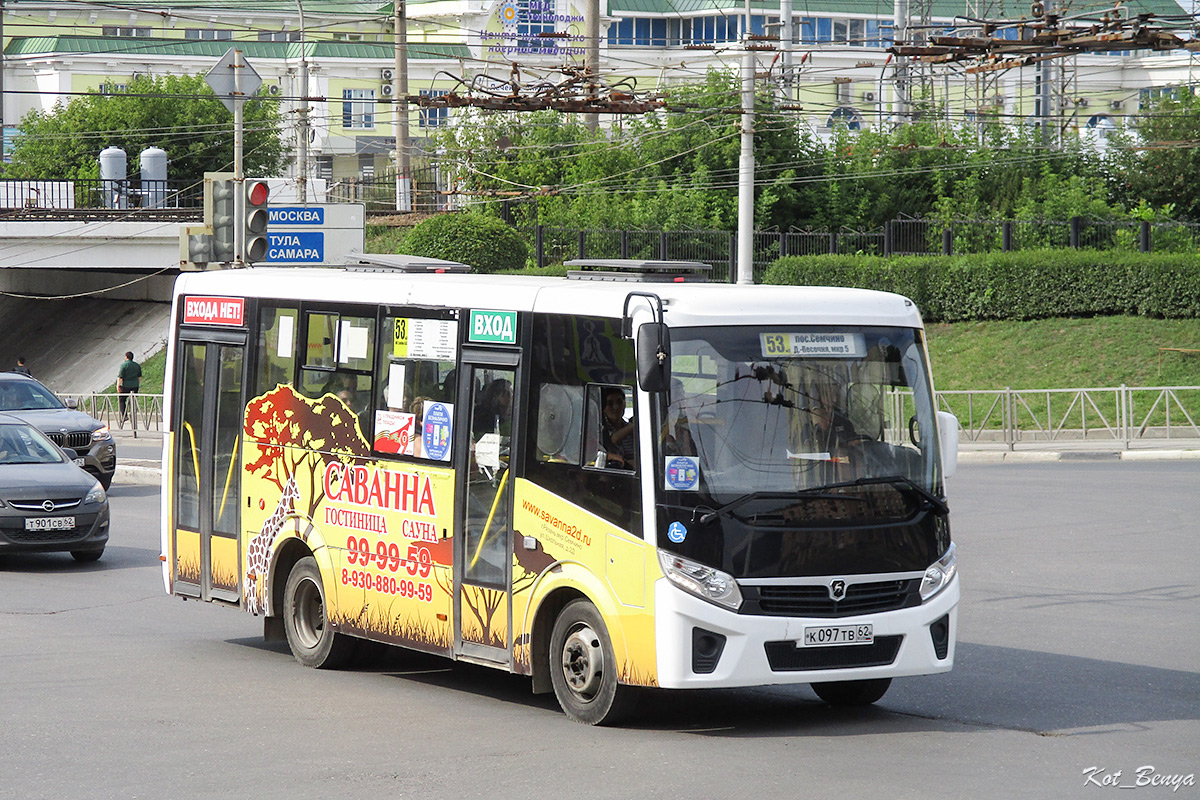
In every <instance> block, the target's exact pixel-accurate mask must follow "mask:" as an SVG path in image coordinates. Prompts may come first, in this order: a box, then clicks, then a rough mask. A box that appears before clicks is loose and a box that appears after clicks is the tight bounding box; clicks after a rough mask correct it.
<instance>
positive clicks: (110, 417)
mask: <svg viewBox="0 0 1200 800" xmlns="http://www.w3.org/2000/svg"><path fill="white" fill-rule="evenodd" d="M58 396H59V398H60V399H61V400H62V401H63V402H64V403H66V404H67V405H74V407H75V408H77V409H79V410H80V411H82V412H84V413H85V414H90V415H92V416H93V417H95V418H96V419H98V420H100V421H101V422H103V423H104V424H105V425H107V426H108V427H109V428H110V429H112V430H114V431H130V432H131V433H133V435H134V436H137V432H138V431H159V432H161V431H162V430H163V396H162V395H161V394H140V393H135V394H126V395H121V396H120V397H124V398H126V404H125V410H126V413H124V414H122V413H121V405H120V398H119V397H118V395H115V394H97V393H95V392H59V393H58Z"/></svg>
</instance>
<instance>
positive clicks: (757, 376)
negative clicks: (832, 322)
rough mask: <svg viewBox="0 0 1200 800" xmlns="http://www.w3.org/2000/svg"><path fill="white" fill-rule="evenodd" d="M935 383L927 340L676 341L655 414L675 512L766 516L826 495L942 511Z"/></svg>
mask: <svg viewBox="0 0 1200 800" xmlns="http://www.w3.org/2000/svg"><path fill="white" fill-rule="evenodd" d="M927 376H928V371H927V369H926V366H925V349H924V346H923V343H922V339H921V331H920V330H917V329H910V328H891V327H864V326H842V327H837V328H831V327H823V328H815V327H789V326H770V327H762V328H754V327H746V326H739V327H718V328H682V329H673V330H672V332H671V387H670V391H669V393H667V394H666V395H664V396H663V397H662V398H661V401H660V402H659V403H657V404H656V406H657V407H656V409H655V410H656V413H657V414H658V420H657V424H656V425H655V430H657V431H659V437H658V447H659V448H660V452H659V457H658V458H657V459H656V466H657V468H658V470H659V474H658V479H657V483H658V486H659V487H660V488H661V489H662V490H664V491H666V492H667V493H668V494H667V496H666V497H665V502H666V503H668V504H671V505H676V506H682V507H685V508H694V509H696V510H697V511H701V510H703V511H704V512H705V513H706V514H708V513H712V512H714V511H717V510H721V511H720V513H732V514H741V513H751V511H752V512H753V513H759V512H761V511H764V510H766V509H764V508H763V504H764V503H767V504H774V505H781V504H782V505H788V504H789V500H790V501H791V503H792V504H794V503H795V498H796V497H797V495H798V494H804V495H806V496H811V495H813V494H814V492H817V491H818V490H821V489H823V488H826V487H828V488H829V489H831V490H832V491H833V493H834V494H836V495H838V496H842V495H845V494H847V493H849V494H855V495H858V496H864V495H870V494H876V495H879V494H883V495H887V496H891V497H894V496H895V495H896V494H897V493H900V494H901V495H903V496H904V497H905V498H907V499H906V500H905V501H904V503H905V505H909V504H917V503H923V502H926V501H928V500H929V499H930V497H931V496H934V497H935V499H936V496H938V495H940V494H941V491H942V489H941V472H940V459H939V454H938V449H937V435H936V430H935V414H934V410H935V409H934V404H933V397H932V392H931V388H930V385H929V379H928V377H927ZM847 487H849V488H847ZM806 502H808V503H809V504H810V505H811V503H812V500H811V499H806ZM726 507H727V509H728V511H726V510H725V509H726ZM864 510H865V509H864Z"/></svg>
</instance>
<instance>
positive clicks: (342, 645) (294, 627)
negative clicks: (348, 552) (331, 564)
mask: <svg viewBox="0 0 1200 800" xmlns="http://www.w3.org/2000/svg"><path fill="white" fill-rule="evenodd" d="M327 608H328V607H327V606H326V604H325V587H324V585H323V584H322V583H321V569H320V567H318V566H317V560H316V559H315V558H313V557H312V556H308V557H306V558H302V559H300V560H299V561H297V562H296V566H295V567H293V568H292V571H291V573H290V574H289V575H288V579H287V584H286V586H285V588H284V590H283V628H284V631H285V632H286V634H287V641H288V647H290V648H291V650H292V655H294V656H295V657H296V660H297V661H299V662H300V663H301V664H303V665H304V666H306V667H314V668H316V669H337V668H338V667H342V666H345V664H346V662H348V661H349V660H350V656H351V655H353V654H354V639H353V638H352V637H349V636H345V635H343V634H340V633H336V632H335V631H334V630H333V626H332V625H330V624H329V617H328V615H327V613H326V609H327Z"/></svg>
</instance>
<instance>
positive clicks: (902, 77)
mask: <svg viewBox="0 0 1200 800" xmlns="http://www.w3.org/2000/svg"><path fill="white" fill-rule="evenodd" d="M892 31H893V32H892V42H893V44H898V43H900V42H904V43H905V44H908V0H896V5H895V9H894V14H893V17H892ZM908 90H909V85H908V58H907V57H905V56H896V71H895V81H894V83H893V86H892V96H893V101H892V117H893V120H894V122H895V123H896V124H897V125H899V124H903V123H904V118H905V117H906V116H907V114H908Z"/></svg>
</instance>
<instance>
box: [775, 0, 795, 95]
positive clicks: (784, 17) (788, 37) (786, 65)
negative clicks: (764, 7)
mask: <svg viewBox="0 0 1200 800" xmlns="http://www.w3.org/2000/svg"><path fill="white" fill-rule="evenodd" d="M779 17H780V21H781V22H782V23H783V25H782V27H781V28H780V30H779V45H780V47H781V48H782V54H781V55H780V59H779V63H780V64H781V65H782V66H781V67H780V72H781V73H782V76H783V102H785V103H791V102H792V101H794V100H795V99H796V94H795V92H794V91H793V90H792V87H793V85H794V84H793V76H792V42H793V41H795V38H794V37H795V33H794V28H793V19H792V0H779Z"/></svg>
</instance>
